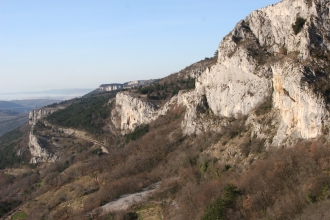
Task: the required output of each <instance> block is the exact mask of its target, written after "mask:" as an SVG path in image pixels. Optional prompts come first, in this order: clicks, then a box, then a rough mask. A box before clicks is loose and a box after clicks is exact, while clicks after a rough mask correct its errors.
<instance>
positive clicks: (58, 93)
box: [0, 88, 95, 101]
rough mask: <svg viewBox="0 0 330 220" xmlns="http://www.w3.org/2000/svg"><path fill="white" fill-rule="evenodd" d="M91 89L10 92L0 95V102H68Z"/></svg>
mask: <svg viewBox="0 0 330 220" xmlns="http://www.w3.org/2000/svg"><path fill="white" fill-rule="evenodd" d="M94 89H95V88H93V89H52V90H45V91H26V92H11V93H0V101H12V100H27V99H54V100H68V99H72V98H76V97H81V96H83V95H85V94H87V93H89V92H91V91H93V90H94Z"/></svg>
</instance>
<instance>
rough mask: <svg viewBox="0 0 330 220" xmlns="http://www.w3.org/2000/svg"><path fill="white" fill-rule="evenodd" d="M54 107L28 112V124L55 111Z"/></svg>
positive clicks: (34, 122)
mask: <svg viewBox="0 0 330 220" xmlns="http://www.w3.org/2000/svg"><path fill="white" fill-rule="evenodd" d="M57 110H58V109H56V108H40V109H35V110H32V111H30V112H29V124H30V125H35V124H36V123H37V121H38V120H40V119H42V118H44V117H46V116H47V115H50V114H52V113H54V112H55V111H57Z"/></svg>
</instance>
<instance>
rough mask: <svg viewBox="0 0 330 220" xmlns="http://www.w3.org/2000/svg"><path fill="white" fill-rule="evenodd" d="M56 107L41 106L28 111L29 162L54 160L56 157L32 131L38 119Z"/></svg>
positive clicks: (50, 112) (53, 110)
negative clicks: (29, 127) (29, 126)
mask: <svg viewBox="0 0 330 220" xmlns="http://www.w3.org/2000/svg"><path fill="white" fill-rule="evenodd" d="M57 110H58V109H56V108H41V109H36V110H32V111H30V113H29V124H30V125H32V127H31V131H30V136H29V150H30V153H31V160H30V163H38V162H55V161H56V160H57V159H58V157H57V156H56V155H54V154H52V153H51V152H49V151H48V150H47V149H46V147H45V146H43V144H42V141H41V140H40V139H39V138H38V136H37V135H35V134H34V133H33V131H34V128H35V125H36V124H37V122H38V120H40V119H42V118H44V117H46V116H47V115H50V114H52V113H53V112H55V111H57Z"/></svg>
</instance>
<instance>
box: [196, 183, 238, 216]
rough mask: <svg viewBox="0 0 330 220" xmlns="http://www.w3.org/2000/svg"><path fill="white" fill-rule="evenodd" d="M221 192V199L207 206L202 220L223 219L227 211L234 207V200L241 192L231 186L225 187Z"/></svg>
mask: <svg viewBox="0 0 330 220" xmlns="http://www.w3.org/2000/svg"><path fill="white" fill-rule="evenodd" d="M223 191H224V195H223V198H221V197H218V198H217V199H216V200H215V202H214V203H212V204H210V205H208V206H207V208H206V210H205V211H204V215H203V217H202V220H215V219H216V220H218V219H219V220H222V219H225V214H226V212H227V210H228V209H229V208H233V207H234V205H235V202H236V198H237V197H238V196H239V195H240V194H241V191H239V190H237V187H236V186H235V185H233V184H228V185H226V186H225V187H224V189H223Z"/></svg>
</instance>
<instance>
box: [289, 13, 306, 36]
mask: <svg viewBox="0 0 330 220" xmlns="http://www.w3.org/2000/svg"><path fill="white" fill-rule="evenodd" d="M305 22H306V19H304V18H302V17H297V18H296V22H295V23H294V24H293V25H292V29H293V32H294V34H295V35H297V34H299V32H300V31H301V30H302V28H303V27H304V24H305Z"/></svg>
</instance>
